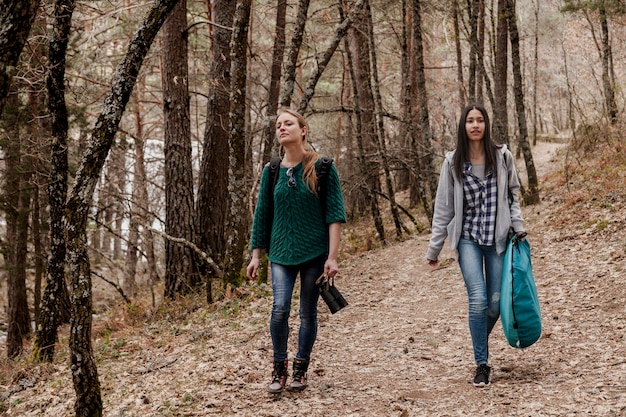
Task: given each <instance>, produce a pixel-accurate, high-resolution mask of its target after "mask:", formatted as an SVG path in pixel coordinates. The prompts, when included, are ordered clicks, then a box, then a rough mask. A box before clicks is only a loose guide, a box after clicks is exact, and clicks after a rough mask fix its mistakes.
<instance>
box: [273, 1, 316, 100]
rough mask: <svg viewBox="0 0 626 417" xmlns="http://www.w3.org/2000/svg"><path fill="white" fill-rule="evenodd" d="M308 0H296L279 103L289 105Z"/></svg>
mask: <svg viewBox="0 0 626 417" xmlns="http://www.w3.org/2000/svg"><path fill="white" fill-rule="evenodd" d="M309 3H310V0H298V17H297V18H296V24H295V27H294V29H293V33H292V35H291V43H290V44H289V49H288V50H287V59H286V60H285V77H284V81H283V89H282V92H281V96H280V105H281V106H282V107H289V106H290V105H291V99H292V97H293V90H294V86H295V83H296V68H297V63H298V56H299V55H300V47H301V46H302V39H303V37H304V26H305V25H306V21H307V14H308V11H309Z"/></svg>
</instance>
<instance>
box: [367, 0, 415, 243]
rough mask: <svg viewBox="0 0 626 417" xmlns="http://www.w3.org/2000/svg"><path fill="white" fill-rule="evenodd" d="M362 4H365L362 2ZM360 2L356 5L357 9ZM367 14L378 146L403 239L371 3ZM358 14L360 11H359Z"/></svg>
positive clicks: (397, 231) (390, 205)
mask: <svg viewBox="0 0 626 417" xmlns="http://www.w3.org/2000/svg"><path fill="white" fill-rule="evenodd" d="M360 3H363V2H362V1H361V2H360ZM358 4H359V2H357V4H356V5H355V9H356V7H357V6H358ZM365 12H366V13H367V28H368V32H367V34H368V36H369V41H370V42H369V49H370V59H371V62H372V90H373V93H374V109H375V114H376V127H377V130H376V137H377V144H378V152H379V153H380V158H381V162H382V168H383V174H384V176H385V184H386V186H387V199H388V200H389V207H390V209H391V216H392V218H393V223H394V226H395V227H396V237H397V238H398V240H399V239H401V238H402V229H403V227H404V228H405V229H406V226H405V225H404V224H403V223H402V219H400V213H399V211H398V203H397V202H396V194H395V190H394V186H393V180H392V178H391V168H390V165H389V156H388V155H387V144H386V138H385V121H384V115H383V112H384V109H383V99H382V97H381V95H380V82H379V79H378V64H377V60H376V42H375V37H374V22H373V20H372V9H371V7H370V3H369V1H368V2H367V4H366V6H365ZM357 13H358V11H357Z"/></svg>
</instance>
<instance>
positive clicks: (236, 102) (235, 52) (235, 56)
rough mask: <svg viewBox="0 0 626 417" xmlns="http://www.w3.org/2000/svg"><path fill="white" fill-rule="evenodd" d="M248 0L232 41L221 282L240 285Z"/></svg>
mask: <svg viewBox="0 0 626 417" xmlns="http://www.w3.org/2000/svg"><path fill="white" fill-rule="evenodd" d="M251 3H252V1H251V0H238V1H237V6H236V9H235V20H234V23H233V37H232V40H231V52H230V59H231V66H230V73H231V76H232V78H231V87H230V143H229V149H230V157H229V166H228V178H229V183H228V193H229V195H230V209H229V213H228V214H229V215H228V242H227V248H228V249H227V257H226V262H225V274H224V285H232V286H239V285H240V284H241V281H242V272H241V271H242V268H243V260H244V251H245V247H246V243H247V234H248V223H249V220H248V218H249V213H248V188H247V187H246V167H245V162H246V146H247V144H246V123H245V120H246V80H247V71H248V53H247V52H248V51H247V39H248V29H249V22H250V9H251Z"/></svg>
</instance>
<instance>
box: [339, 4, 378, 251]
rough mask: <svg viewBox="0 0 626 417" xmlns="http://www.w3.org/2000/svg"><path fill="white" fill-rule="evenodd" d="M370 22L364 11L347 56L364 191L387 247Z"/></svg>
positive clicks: (347, 50)
mask: <svg viewBox="0 0 626 417" xmlns="http://www.w3.org/2000/svg"><path fill="white" fill-rule="evenodd" d="M366 24H367V20H365V15H364V12H361V13H360V14H359V16H358V17H357V19H356V20H355V23H354V25H353V27H351V28H350V30H349V35H348V37H347V38H346V41H347V43H348V45H346V53H348V62H349V64H348V65H349V66H350V78H351V79H352V91H353V97H352V99H353V100H354V103H353V107H354V115H355V119H356V132H355V139H356V141H357V148H358V153H359V168H360V171H361V177H362V178H363V180H362V181H363V185H362V189H363V192H364V194H365V195H364V199H365V200H366V201H367V202H368V203H369V206H370V212H371V214H372V219H373V220H374V227H375V228H376V232H377V233H378V239H379V240H380V241H381V242H382V243H383V245H384V244H386V237H385V228H384V225H383V221H382V216H381V214H380V209H379V207H378V198H377V194H378V192H379V191H380V182H379V178H378V175H379V168H378V162H377V161H375V160H373V159H372V158H370V159H368V157H367V155H374V154H375V152H376V142H375V138H376V124H375V118H374V97H373V95H372V88H371V84H370V68H371V63H370V59H369V43H368V41H367V38H366V36H365V34H366V33H367V26H365V25H366Z"/></svg>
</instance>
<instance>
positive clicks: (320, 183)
mask: <svg viewBox="0 0 626 417" xmlns="http://www.w3.org/2000/svg"><path fill="white" fill-rule="evenodd" d="M332 165H333V159H332V158H330V157H327V156H323V157H322V158H321V160H320V163H319V165H318V167H317V169H316V172H317V190H316V191H317V196H318V197H319V199H320V205H321V207H322V220H323V221H324V222H326V197H327V195H328V177H329V176H330V169H331V166H332Z"/></svg>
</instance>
